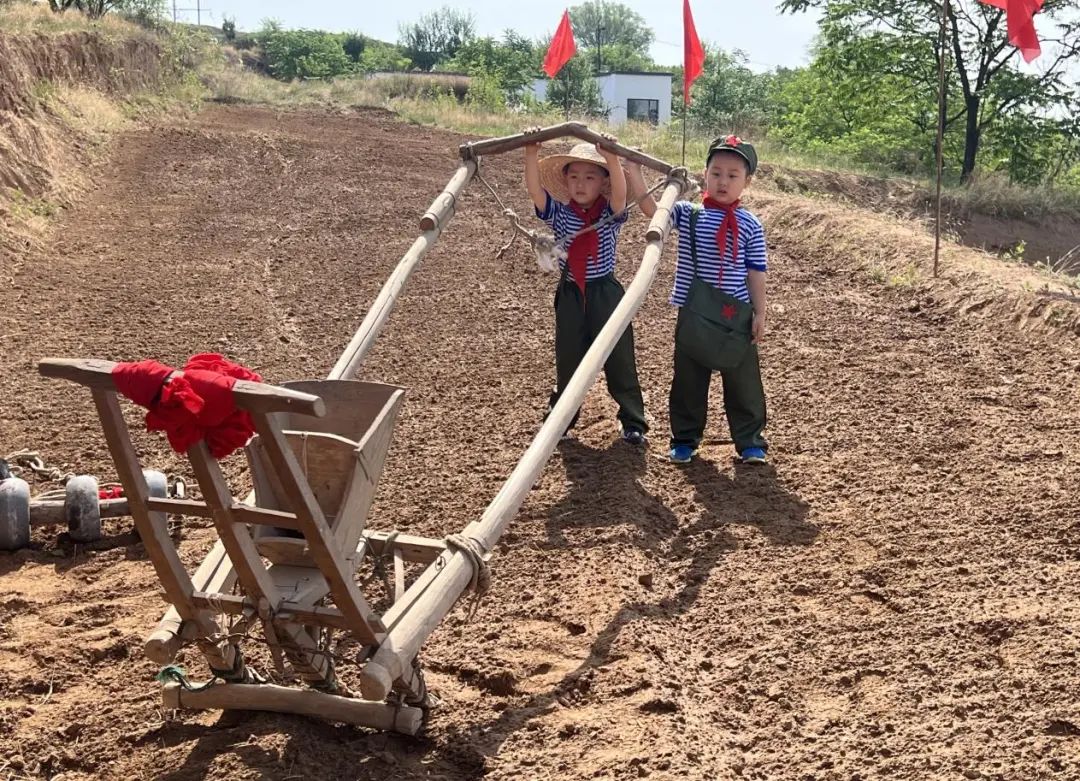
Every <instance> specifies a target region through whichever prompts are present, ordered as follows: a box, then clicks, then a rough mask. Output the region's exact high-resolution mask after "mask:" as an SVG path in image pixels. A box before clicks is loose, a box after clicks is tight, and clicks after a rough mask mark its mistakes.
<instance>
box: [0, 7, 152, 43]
mask: <svg viewBox="0 0 1080 781" xmlns="http://www.w3.org/2000/svg"><path fill="white" fill-rule="evenodd" d="M0 32H3V33H10V34H12V35H25V34H28V33H45V34H47V35H61V34H63V33H71V32H96V33H99V34H101V35H103V36H106V37H108V38H112V39H115V38H128V39H130V38H139V37H146V36H148V35H150V34H151V33H149V32H147V31H146V30H144V29H143V28H141V27H139V26H138V25H137V24H134V23H132V22H129V21H128V20H127V19H124V18H123V17H121V16H119V15H117V14H105V16H102V17H101V18H99V19H91V18H90V17H88V16H86V14H84V13H82V12H80V11H77V10H74V9H71V10H68V11H65V12H64V13H62V14H58V13H54V12H53V11H51V10H49V7H48V5H47V4H45V3H28V2H14V3H10V4H0Z"/></svg>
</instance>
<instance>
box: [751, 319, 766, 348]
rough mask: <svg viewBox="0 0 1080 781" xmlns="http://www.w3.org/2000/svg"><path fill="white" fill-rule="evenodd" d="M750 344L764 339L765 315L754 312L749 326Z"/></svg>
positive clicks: (759, 342) (758, 342)
mask: <svg viewBox="0 0 1080 781" xmlns="http://www.w3.org/2000/svg"><path fill="white" fill-rule="evenodd" d="M750 335H751V337H752V338H751V340H750V341H751V343H752V344H761V342H762V340H764V339H765V315H764V314H758V313H757V312H754V323H753V325H751V326H750Z"/></svg>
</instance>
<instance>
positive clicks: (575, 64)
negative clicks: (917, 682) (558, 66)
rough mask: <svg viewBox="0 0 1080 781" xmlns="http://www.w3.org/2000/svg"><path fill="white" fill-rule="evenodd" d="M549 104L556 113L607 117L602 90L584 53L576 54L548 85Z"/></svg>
mask: <svg viewBox="0 0 1080 781" xmlns="http://www.w3.org/2000/svg"><path fill="white" fill-rule="evenodd" d="M547 102H548V103H549V104H550V106H551V107H552V108H553V109H555V110H556V111H560V112H562V111H567V110H569V112H570V113H571V114H581V115H585V116H589V117H605V116H607V108H606V107H605V106H604V104H603V101H602V100H601V99H600V89H599V87H597V86H596V79H595V78H594V77H593V69H592V64H591V63H590V62H589V61H588V59H587V58H586V55H584V54H582V53H580V52H579V53H578V54H575V55H574V57H573V58H572V59H571V60H570V62H568V63H566V65H564V66H563V68H562V70H560V71H559V73H558V75H557V76H556V77H555V78H554V79H552V80H551V81H550V82H549V83H548V89H547Z"/></svg>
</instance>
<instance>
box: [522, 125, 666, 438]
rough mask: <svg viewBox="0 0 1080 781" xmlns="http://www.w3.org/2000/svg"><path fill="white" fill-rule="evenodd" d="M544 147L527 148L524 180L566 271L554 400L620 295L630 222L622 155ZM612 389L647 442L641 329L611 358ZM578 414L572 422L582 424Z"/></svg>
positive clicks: (607, 373)
mask: <svg viewBox="0 0 1080 781" xmlns="http://www.w3.org/2000/svg"><path fill="white" fill-rule="evenodd" d="M539 153H540V145H539V144H530V145H528V146H526V147H525V185H526V187H527V188H528V190H529V196H530V197H531V198H532V202H533V205H534V206H535V207H536V216H537V217H539V218H540V219H542V220H543V221H544V222H546V223H547V224H548V226H549V227H550V228H551V229H552V231H553V232H554V234H555V241H556V243H557V245H558V246H560V247H562V248H564V249H565V251H566V257H565V258H560V260H559V268H560V271H561V274H560V276H559V283H558V285H557V286H556V288H555V375H556V381H555V389H554V391H553V392H552V394H551V398H550V399H549V400H548V409H551V408H552V407H554V406H555V403H556V402H557V401H558V400H559V396H560V395H561V394H562V392H563V391H564V390H565V389H566V386H567V384H568V383H569V382H570V378H571V377H572V376H573V374H574V371H575V370H576V369H577V367H578V364H580V363H581V359H582V358H584V357H585V353H586V352H587V351H588V349H589V346H590V345H591V344H592V343H593V340H594V339H595V338H596V335H597V334H598V333H600V329H601V328H603V327H604V323H606V322H607V320H608V318H609V317H610V316H611V313H612V312H613V311H614V310H615V307H616V306H617V305H618V303H619V300H620V299H622V297H623V287H622V285H620V284H619V282H618V280H616V279H615V247H616V243H617V239H618V235H619V229H620V228H622V226H623V224H624V223H625V222H626V177H625V175H624V173H623V169H622V167H621V166H620V165H619V158H618V156H617V155H615V154H613V153H611V152H608V151H607V150H605V149H602V148H600V147H599V146H594V145H593V144H588V143H584V144H578V145H577V146H575V147H574V148H573V149H571V150H570V152H569V154H565V155H551V156H548V157H545V158H544V159H543V160H540V159H539ZM604 377H605V379H606V380H607V388H608V393H610V394H611V397H612V398H613V399H614V400H615V402H616V403H617V404H618V405H619V413H618V420H619V428H620V432H621V436H622V439H623V440H624V441H625V442H628V443H630V444H633V445H644V444H645V433H646V432H647V431H648V424H647V423H646V422H645V403H644V401H643V400H642V397H641V385H640V383H639V382H638V376H637V366H636V364H635V361H634V333H633V329H632V328H631V327H630V326H627V329H626V331H625V332H623V335H622V337H620V339H619V341H618V343H617V344H616V345H615V348H614V349H613V350H612V351H611V355H610V356H609V357H608V359H607V362H606V363H605V364H604ZM577 419H578V415H577V413H575V414H574V419H573V420H572V421H571V422H570V428H573V427H574V425H575V424H576V423H577ZM567 435H569V429H567Z"/></svg>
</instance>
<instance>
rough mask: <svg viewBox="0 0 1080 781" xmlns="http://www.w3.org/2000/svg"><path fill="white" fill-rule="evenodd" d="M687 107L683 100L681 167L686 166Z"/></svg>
mask: <svg viewBox="0 0 1080 781" xmlns="http://www.w3.org/2000/svg"><path fill="white" fill-rule="evenodd" d="M687 108H688V106H687V105H686V101H685V100H684V101H683V104H682V166H683V168H685V167H686V113H687V112H686V110H687Z"/></svg>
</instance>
